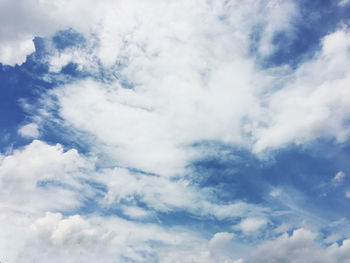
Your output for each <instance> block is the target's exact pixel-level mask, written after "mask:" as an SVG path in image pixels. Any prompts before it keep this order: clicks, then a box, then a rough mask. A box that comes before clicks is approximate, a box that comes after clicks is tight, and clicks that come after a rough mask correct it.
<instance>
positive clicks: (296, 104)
mask: <svg viewBox="0 0 350 263" xmlns="http://www.w3.org/2000/svg"><path fill="white" fill-rule="evenodd" d="M349 47H350V33H349V32H347V31H346V30H339V31H336V32H334V33H332V34H329V35H327V36H326V37H324V39H323V42H322V50H320V51H319V52H318V53H317V54H316V55H315V56H314V58H313V59H311V60H310V61H306V62H305V63H303V64H301V65H300V66H299V67H298V68H297V70H296V71H295V72H294V73H293V74H291V76H290V81H289V82H287V83H286V85H285V87H283V88H282V89H279V90H278V91H276V92H274V93H272V94H271V96H270V97H269V98H268V99H267V103H268V107H267V108H266V111H265V117H264V122H265V126H261V127H258V128H257V129H256V130H255V137H256V138H257V141H256V144H255V146H254V151H255V152H260V151H263V150H264V149H267V148H279V147H283V146H285V145H286V144H288V143H296V144H304V143H308V142H310V141H312V140H314V139H317V138H320V137H323V138H335V139H336V140H337V141H338V142H343V141H345V140H346V139H347V138H348V136H349V131H350V130H349V127H347V125H345V124H344V123H345V122H346V119H347V117H348V116H349V114H350V107H349V105H350V103H349V102H350V101H349V98H350V96H349V90H348V89H347V86H348V85H349V83H350V72H349V70H348V69H349V61H350V60H349V58H350V52H349Z"/></svg>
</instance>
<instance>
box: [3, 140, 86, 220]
mask: <svg viewBox="0 0 350 263" xmlns="http://www.w3.org/2000/svg"><path fill="white" fill-rule="evenodd" d="M90 166H91V165H90V164H89V163H88V160H85V159H84V158H82V157H81V156H79V154H78V153H77V151H76V150H74V149H72V150H69V151H66V152H64V151H63V149H62V146H61V145H59V144H57V145H55V146H50V145H47V144H46V143H44V142H41V141H37V140H35V141H33V142H32V143H31V144H29V145H27V146H25V147H24V148H23V149H21V150H15V151H14V152H13V153H12V154H10V155H7V156H1V160H0V189H1V191H0V197H1V201H0V203H1V206H2V207H3V208H6V209H10V210H12V211H17V212H21V213H24V212H25V213H34V214H35V213H38V212H40V211H46V210H47V209H53V210H55V209H64V210H65V209H70V208H74V207H76V206H78V205H79V204H80V202H81V201H82V200H80V199H81V198H82V195H84V194H86V193H87V192H85V191H84V189H85V187H86V186H84V185H81V184H80V183H78V180H79V179H83V178H86V175H85V174H84V173H83V170H84V169H90ZM59 185H61V186H59ZM79 192H80V193H79Z"/></svg>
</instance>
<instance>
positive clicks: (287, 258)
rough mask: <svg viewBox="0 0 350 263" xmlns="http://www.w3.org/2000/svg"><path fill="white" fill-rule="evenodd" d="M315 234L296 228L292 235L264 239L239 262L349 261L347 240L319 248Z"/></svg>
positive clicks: (323, 262)
mask: <svg viewBox="0 0 350 263" xmlns="http://www.w3.org/2000/svg"><path fill="white" fill-rule="evenodd" d="M315 238H316V236H315V234H314V233H312V232H310V231H308V230H306V229H297V230H295V231H294V232H293V234H292V235H290V236H289V235H288V234H283V235H282V236H280V237H279V238H277V239H276V240H271V241H265V242H264V243H263V244H261V245H260V246H259V247H258V248H257V249H256V250H255V251H254V252H253V253H252V255H251V257H249V258H248V259H245V260H241V262H245V263H249V262H255V263H259V262H290V263H294V262H295V263H296V262H315V263H316V262H318V263H331V262H332V263H333V262H334V263H345V262H350V253H349V245H350V242H349V240H344V241H343V242H342V244H341V245H338V244H337V243H334V244H332V245H330V246H328V247H325V248H321V247H320V246H318V245H317V243H316V242H315Z"/></svg>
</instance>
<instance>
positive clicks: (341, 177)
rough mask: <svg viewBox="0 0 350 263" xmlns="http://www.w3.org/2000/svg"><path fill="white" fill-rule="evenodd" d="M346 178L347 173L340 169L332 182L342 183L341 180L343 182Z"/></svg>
mask: <svg viewBox="0 0 350 263" xmlns="http://www.w3.org/2000/svg"><path fill="white" fill-rule="evenodd" d="M344 178H345V173H344V172H343V171H339V172H337V174H336V175H335V176H334V177H333V179H332V182H333V183H334V184H340V183H341V182H343V180H344Z"/></svg>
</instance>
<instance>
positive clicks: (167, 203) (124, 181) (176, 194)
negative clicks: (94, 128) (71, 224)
mask: <svg viewBox="0 0 350 263" xmlns="http://www.w3.org/2000/svg"><path fill="white" fill-rule="evenodd" d="M96 180H97V181H98V182H100V183H102V184H104V185H105V186H106V187H107V192H106V194H105V195H104V197H103V200H102V201H101V205H102V206H106V207H113V206H114V205H116V204H118V203H123V202H129V203H133V202H134V201H135V200H140V201H142V202H143V203H145V204H146V205H147V206H148V207H149V208H151V209H153V210H155V211H158V212H172V211H178V210H180V211H187V212H188V213H191V214H194V215H199V216H205V217H208V216H209V217H215V218H217V219H225V218H236V217H238V216H242V215H250V214H251V215H260V214H264V213H265V212H266V211H267V210H266V209H265V208H263V207H259V206H255V205H250V204H248V203H244V202H239V201H235V202H233V203H230V204H216V203H213V202H212V201H211V193H210V189H199V188H197V187H195V186H192V185H191V184H190V181H188V180H183V179H180V180H172V179H168V178H164V177H159V176H154V175H146V174H141V173H135V172H129V171H128V170H126V169H122V168H115V169H113V170H104V171H103V172H101V173H99V174H98V175H97V177H96ZM129 212H131V215H133V213H132V211H129ZM134 212H136V211H134Z"/></svg>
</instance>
